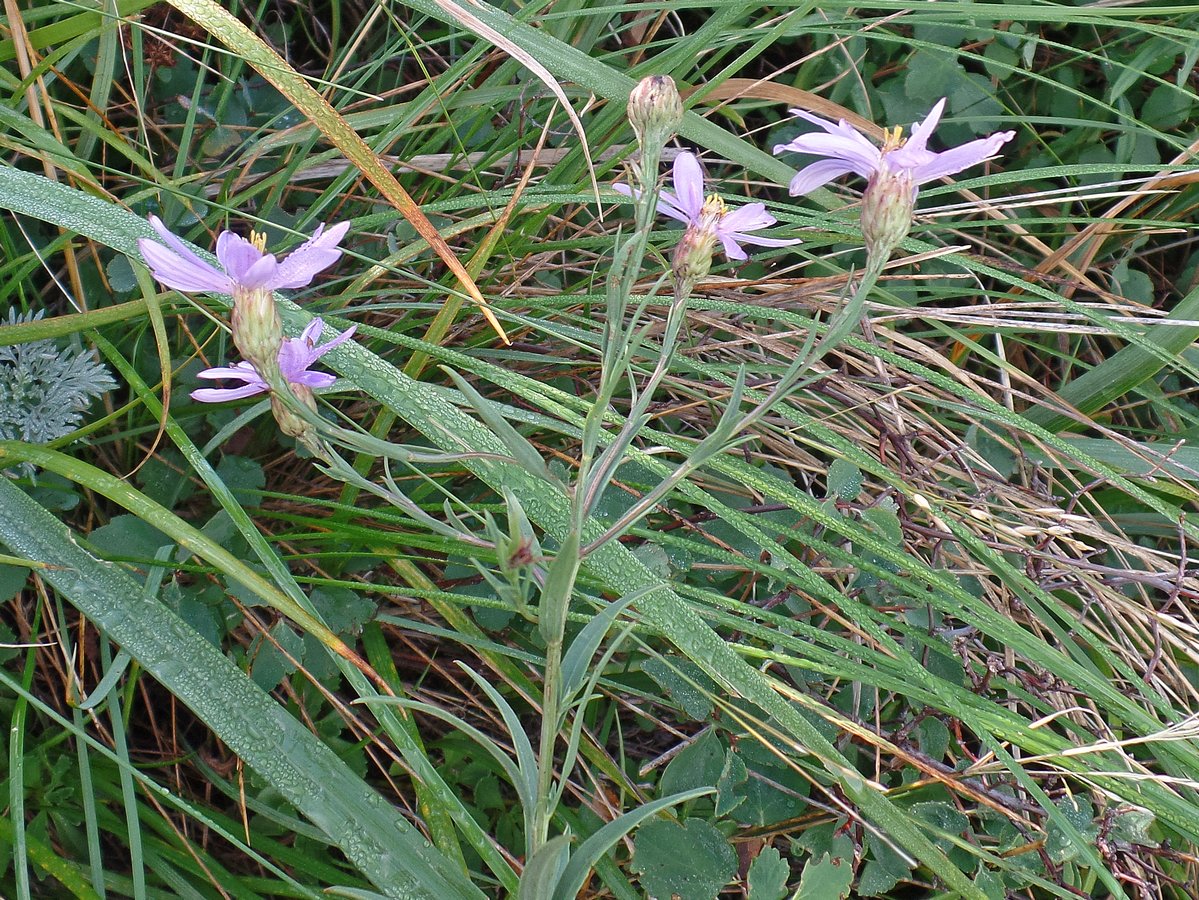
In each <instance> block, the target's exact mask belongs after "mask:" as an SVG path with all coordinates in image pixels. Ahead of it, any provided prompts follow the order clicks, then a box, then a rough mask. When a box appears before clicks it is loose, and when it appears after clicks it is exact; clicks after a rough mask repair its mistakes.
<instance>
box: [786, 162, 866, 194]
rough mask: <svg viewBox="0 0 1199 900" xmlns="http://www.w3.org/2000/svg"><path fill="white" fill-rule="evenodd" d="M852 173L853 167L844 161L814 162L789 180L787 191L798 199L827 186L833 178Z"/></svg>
mask: <svg viewBox="0 0 1199 900" xmlns="http://www.w3.org/2000/svg"><path fill="white" fill-rule="evenodd" d="M854 171H856V170H855V169H854V167H853V166H852V165H851V164H850V163H849V162H847V161H846V160H843V159H822V160H821V161H820V162H814V163H812V164H811V165H810V166H805V167H804V168H802V169H800V170H799V172H798V173H796V175H795V177H794V178H792V179H791V186H790V188H789V189H788V191H789V193H790V194H791V196H792V197H798V196H800V195H801V194H806V193H808V192H809V191H814V190H816V188H818V187H821V186H823V185H826V184H828V183H829V182H830V181H832V180H833V179H834V178H840V177H841V176H842V175H846V174H848V173H849V172H854ZM859 174H860V173H859Z"/></svg>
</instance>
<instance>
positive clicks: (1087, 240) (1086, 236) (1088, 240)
mask: <svg viewBox="0 0 1199 900" xmlns="http://www.w3.org/2000/svg"><path fill="white" fill-rule="evenodd" d="M1196 153H1199V138H1197V139H1196V140H1195V141H1193V142H1192V143H1191V145H1190V146H1189V147H1187V148H1186V150H1184V151H1183V152H1182V153H1180V154H1178V155H1177V156H1176V157H1174V158H1173V159H1172V160H1170V166H1171V167H1174V166H1179V165H1182V164H1183V163H1186V162H1187V161H1189V160H1191V159H1193V158H1194V157H1195V154H1196ZM1196 181H1199V173H1197V172H1185V173H1179V172H1173V171H1166V172H1161V173H1159V174H1158V175H1157V177H1155V178H1153V179H1151V180H1149V181H1146V182H1145V183H1144V184H1142V185H1140V186H1138V187H1137V188H1136V189H1135V190H1133V191H1132V192H1131V193H1129V194H1128V196H1126V197H1123V198H1121V199H1120V200H1118V201H1117V202H1116V203H1114V204H1113V205H1112V206H1111V207H1110V208H1108V210H1107V211H1106V212H1104V213H1103V214H1102V215H1100V216H1099V217H1097V218H1096V219H1095V220H1094V221H1092V222H1091V223H1090V224H1088V225H1087V227H1086V228H1084V229H1082V231H1080V232H1078V234H1076V235H1074V237H1072V238H1070V240H1068V241H1066V242H1065V243H1064V244H1062V246H1061V247H1059V248H1058V249H1057V250H1055V251H1054V252H1053V253H1052V254H1050V255H1049V256H1048V257H1047V258H1046V259H1044V260H1042V261H1041V262H1040V263H1039V264H1038V265H1037V271H1039V272H1047V271H1049V269H1051V268H1052V267H1054V266H1056V265H1058V264H1059V263H1061V262H1062V261H1064V260H1065V259H1067V258H1069V257H1070V256H1072V255H1074V254H1076V253H1080V252H1081V257H1082V258H1081V262H1080V263H1079V266H1078V267H1079V268H1080V269H1082V270H1083V271H1086V270H1087V269H1088V268H1090V266H1091V263H1092V262H1094V260H1095V256H1096V255H1097V254H1098V253H1099V249H1100V247H1102V246H1103V240H1104V238H1106V237H1107V236H1108V235H1109V234H1111V233H1112V231H1113V230H1114V229H1115V227H1116V225H1115V219H1116V217H1117V216H1119V215H1120V214H1121V213H1122V212H1124V211H1125V210H1126V209H1128V208H1129V207H1130V206H1132V205H1133V204H1134V203H1136V202H1137V201H1138V200H1140V199H1142V198H1145V197H1150V196H1154V195H1155V194H1157V191H1158V190H1160V189H1161V188H1162V187H1164V186H1169V187H1174V186H1183V185H1188V184H1194V183H1195V182H1196ZM1075 288H1076V286H1075V285H1068V286H1066V288H1065V289H1064V293H1065V294H1066V296H1067V297H1069V296H1072V295H1073V294H1074V291H1075Z"/></svg>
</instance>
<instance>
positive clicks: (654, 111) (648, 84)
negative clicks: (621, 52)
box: [628, 75, 683, 148]
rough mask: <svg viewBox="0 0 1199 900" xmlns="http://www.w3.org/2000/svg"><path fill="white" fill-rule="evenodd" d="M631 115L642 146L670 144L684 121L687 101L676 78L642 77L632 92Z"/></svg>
mask: <svg viewBox="0 0 1199 900" xmlns="http://www.w3.org/2000/svg"><path fill="white" fill-rule="evenodd" d="M628 116H629V124H630V125H632V126H633V132H634V134H636V135H637V142H638V143H639V144H640V145H641V146H642V148H645V147H647V146H649V145H651V144H653V145H655V146H657V147H659V148H660V147H664V146H666V142H667V141H669V140H670V139H671V138H672V137H674V135H675V132H676V131H677V130H678V127H679V124H680V123H681V122H682V121H683V101H682V98H680V97H679V91H678V88H676V87H675V86H674V79H673V78H671V77H670V76H669V75H650V76H649V77H648V78H642V79H641V81H640V82H638V84H637V86H636V87H635V88H633V90H632V92H631V93H630V94H629V107H628Z"/></svg>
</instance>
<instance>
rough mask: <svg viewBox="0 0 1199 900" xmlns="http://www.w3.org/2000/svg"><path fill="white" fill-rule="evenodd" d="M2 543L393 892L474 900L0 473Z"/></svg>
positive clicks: (318, 749) (290, 727)
mask: <svg viewBox="0 0 1199 900" xmlns="http://www.w3.org/2000/svg"><path fill="white" fill-rule="evenodd" d="M0 542H3V543H4V544H6V545H7V546H8V548H9V549H10V550H12V551H13V552H14V553H16V554H19V555H21V556H24V557H28V558H29V559H35V560H43V561H46V562H53V563H54V566H53V567H52V568H49V569H45V570H43V572H42V577H43V578H45V580H46V581H48V582H49V583H50V584H51V585H53V586H54V588H55V589H56V590H58V591H59V592H60V593H61V594H62V595H63V596H64V597H66V598H67V599H68V600H70V601H71V602H72V603H73V604H74V605H75V606H76V607H77V608H78V609H79V611H80V612H82V613H83V614H84V615H85V616H86V617H87V618H88V619H89V620H90V621H92V622H93V623H95V625H96V626H97V627H98V628H99V629H100V630H101V631H103V632H104V634H105V635H106V636H107V637H108V638H110V639H111V640H112V641H114V642H115V643H117V644H118V645H119V646H121V647H123V648H124V649H125V650H127V651H128V652H129V654H130V655H131V656H132V657H133V658H134V659H136V660H137V661H138V662H139V663H140V664H141V665H142V667H143V668H145V670H146V671H147V672H149V673H150V674H151V675H153V676H154V677H155V678H156V679H157V680H158V681H160V682H161V683H162V685H163V686H164V687H165V688H166V689H167V690H169V691H170V692H171V693H172V694H173V695H174V696H176V697H178V698H179V699H180V700H181V701H183V702H184V703H185V704H187V706H188V707H190V708H191V709H192V711H193V712H195V713H196V715H198V716H199V717H200V718H201V719H203V720H204V722H205V723H206V724H207V725H208V726H209V727H210V728H211V729H212V730H213V732H214V733H215V734H216V735H217V736H218V737H219V738H220V739H221V740H222V741H223V742H224V743H225V744H226V745H227V746H228V747H229V748H230V749H231V750H232V751H233V752H234V753H236V754H237V755H238V756H239V757H240V758H241V759H243V760H245V762H246V763H247V764H248V765H249V766H250V767H251V768H253V769H254V770H255V771H256V772H258V774H259V775H260V776H262V777H263V778H264V779H265V780H266V781H268V782H269V783H270V784H271V786H272V787H273V788H274V789H275V790H277V791H278V792H279V793H280V794H281V795H282V796H283V797H285V798H287V801H288V802H289V803H292V804H294V805H295V806H296V808H297V809H299V810H300V811H301V812H302V813H304V815H305V816H307V817H308V819H309V820H311V821H312V822H313V824H315V825H316V826H317V827H319V828H320V829H321V830H322V831H323V832H324V833H325V834H326V835H328V837H329V839H330V840H331V841H332V842H333V843H335V844H337V846H339V847H340V848H341V849H342V851H343V852H344V853H345V854H346V856H347V857H349V858H350V859H351V860H352V861H353V862H354V864H355V865H356V866H357V867H358V869H359V870H360V871H361V872H362V873H363V874H364V875H365V876H366V877H367V878H369V879H370V880H371V881H372V882H374V883H375V884H376V885H377V886H378V887H379V888H380V889H381V890H383V891H384V892H386V893H387V894H388V895H389V896H392V897H423V898H429V900H448V898H462V900H468V898H469V900H477V898H481V897H483V894H482V892H480V891H479V890H478V889H477V888H475V887H474V886H473V885H471V884H470V883H469V882H468V881H467V880H466V877H465V876H464V875H463V874H462V872H461V870H459V869H456V868H455V867H454V865H453V864H452V863H450V862H449V860H447V859H446V858H445V857H444V856H442V854H440V853H439V852H438V851H436V850H434V849H433V848H432V847H431V846H430V845H429V844H428V842H427V841H426V840H425V839H424V838H423V836H422V835H421V834H420V833H419V832H418V831H417V830H416V829H415V828H413V827H412V826H411V825H410V824H408V822H407V821H406V820H405V819H404V817H403V816H401V815H400V814H399V813H398V812H397V811H396V810H395V809H393V808H392V807H391V806H390V805H389V804H388V803H387V802H386V801H385V800H384V799H383V797H381V796H380V795H379V794H378V793H376V792H375V791H374V790H373V789H372V788H371V787H370V786H369V785H368V784H367V783H366V782H364V781H363V780H362V779H360V778H359V777H358V776H357V775H355V774H354V773H353V772H351V771H350V770H349V768H348V767H347V766H346V765H345V763H344V762H342V760H341V759H340V758H339V757H338V756H337V755H336V754H335V753H334V752H333V751H332V750H330V749H329V748H328V747H326V746H325V745H324V744H323V743H321V742H320V741H319V740H318V739H317V738H316V737H315V736H314V735H313V734H312V733H310V732H309V731H308V730H307V729H306V728H304V726H302V725H301V724H300V723H299V722H298V721H296V720H295V719H294V718H292V717H291V716H290V715H289V714H288V713H287V712H286V711H285V710H284V709H282V708H281V707H280V706H279V705H278V704H277V703H275V701H274V700H272V699H271V698H270V696H268V695H267V694H265V693H264V692H263V691H262V690H261V689H260V688H259V687H258V686H257V685H256V684H254V682H253V681H251V680H250V678H249V676H247V675H246V674H245V673H244V672H242V671H241V670H240V669H238V668H237V667H236V666H234V665H233V663H231V662H230V661H229V660H228V659H227V658H226V657H225V656H224V655H222V654H221V652H220V651H219V650H217V648H216V647H214V646H212V644H210V643H209V642H208V641H207V640H205V639H204V638H203V637H201V636H200V635H199V634H198V633H196V632H195V631H193V630H192V629H191V628H190V627H188V625H187V624H186V623H184V622H183V620H182V619H180V618H179V617H178V616H177V615H175V614H174V613H173V612H172V611H171V610H170V609H168V608H167V607H166V606H165V605H163V604H162V603H160V602H159V601H158V600H156V599H154V598H150V597H146V596H144V595H143V591H142V589H141V586H140V585H139V584H138V583H137V582H136V581H134V580H133V578H131V577H130V576H129V575H127V574H126V573H125V572H124V571H123V570H122V569H120V568H119V567H118V566H115V565H113V564H111V563H106V562H102V561H101V560H98V559H96V558H95V557H93V556H92V555H91V554H89V553H87V552H86V551H85V550H83V548H82V547H80V546H79V544H78V543H77V542H76V541H75V538H74V535H72V534H71V532H70V531H69V530H68V529H67V527H66V526H65V525H63V524H62V523H61V522H59V521H58V520H57V519H55V518H54V517H53V516H52V515H50V513H48V512H46V510H44V509H43V508H42V507H41V506H39V505H38V504H37V503H36V502H34V501H33V500H32V499H30V498H29V497H28V496H27V495H26V494H25V493H24V492H22V491H21V490H20V489H19V488H17V487H15V486H14V485H13V484H12V483H11V482H10V481H8V479H6V478H0Z"/></svg>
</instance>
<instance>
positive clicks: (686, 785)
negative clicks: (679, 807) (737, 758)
mask: <svg viewBox="0 0 1199 900" xmlns="http://www.w3.org/2000/svg"><path fill="white" fill-rule="evenodd" d="M724 757H725V751H724V745H723V744H722V743H721V742H720V738H718V737H717V736H716V732H715V730H713V729H709V730H708V731H706V732H704V733H703V734H702V735H700V736H699V737H698V738H697V739H696V740H694V741H692V742H691V743H690V744H688V745H687V746H686V747H684V748H683V749H682V750H680V751H679V752H678V754H677V755H676V756H675V758H674V759H672V760H671V761H670V763H669V764H668V765H667V766H666V771H665V772H663V773H662V782H661V784H660V785H659V787H658V789H659V791H660V792H661V793H663V794H677V793H680V792H682V791H690V790H693V789H695V788H701V787H712V786H714V785H715V784H716V782H717V780H718V779H719V778H720V774H721V771H722V770H723V769H724V764H725V759H724Z"/></svg>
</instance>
